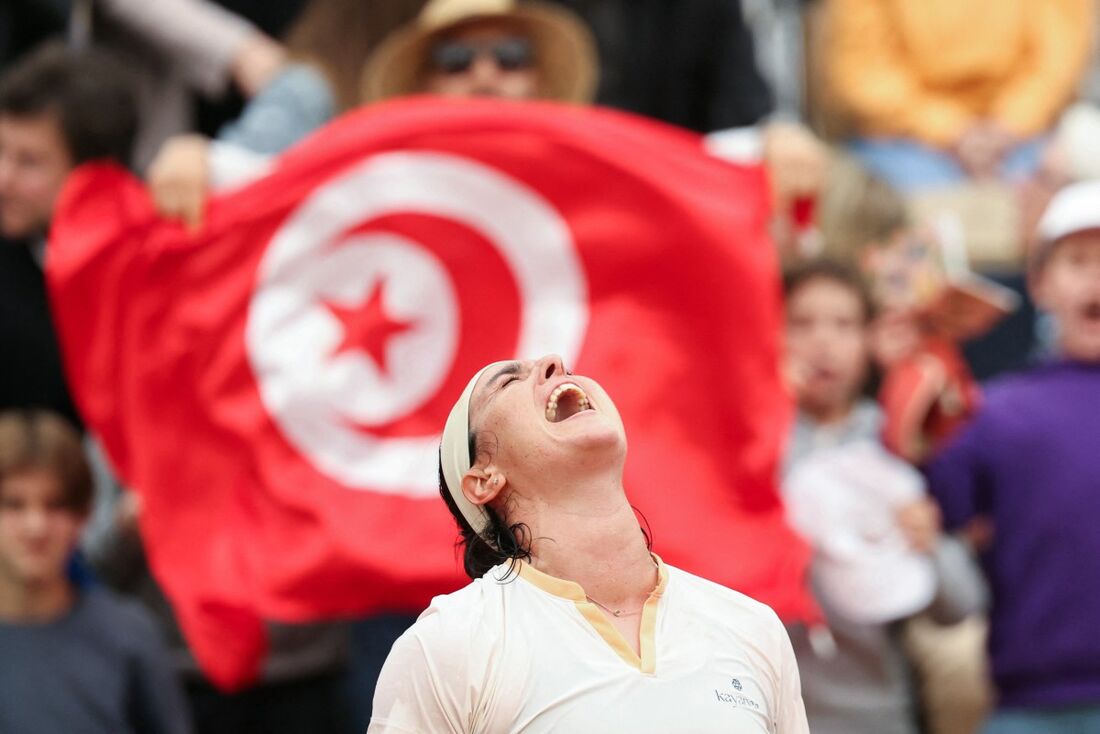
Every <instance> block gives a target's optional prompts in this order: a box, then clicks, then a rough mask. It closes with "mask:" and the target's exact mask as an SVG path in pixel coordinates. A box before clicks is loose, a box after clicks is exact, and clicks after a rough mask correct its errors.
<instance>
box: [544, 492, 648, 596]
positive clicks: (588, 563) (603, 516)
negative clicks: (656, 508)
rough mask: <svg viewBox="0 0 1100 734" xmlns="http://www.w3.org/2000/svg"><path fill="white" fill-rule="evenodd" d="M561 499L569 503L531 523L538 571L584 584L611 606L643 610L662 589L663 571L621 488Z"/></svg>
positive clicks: (550, 505)
mask: <svg viewBox="0 0 1100 734" xmlns="http://www.w3.org/2000/svg"><path fill="white" fill-rule="evenodd" d="M559 496H563V497H567V498H569V499H567V500H564V501H557V502H547V503H543V504H542V505H541V506H540V507H538V508H537V510H536V511H535V512H533V513H530V515H529V519H527V520H525V522H527V524H528V526H529V527H530V530H531V537H532V548H531V552H532V562H533V565H534V566H535V568H537V569H538V570H540V571H542V572H543V573H546V574H549V575H551V576H555V577H557V578H560V579H566V580H568V581H573V582H574V583H577V584H579V585H580V586H581V588H583V589H584V591H585V593H586V594H588V595H589V596H590V597H591V598H593V599H597V600H599V602H600V603H601V604H604V605H607V606H609V607H615V608H633V607H641V605H642V604H643V603H644V602H645V599H646V598H647V597H648V596H649V593H650V592H651V591H652V590H653V588H654V587H655V586H656V585H657V569H656V565H655V563H654V561H653V557H652V555H651V554H650V552H649V548H648V547H647V546H646V541H645V536H644V535H643V534H642V531H641V528H640V527H639V526H638V518H637V517H636V516H635V515H634V510H633V508H631V506H630V503H629V502H628V501H627V499H626V494H625V493H624V492H623V490H622V486H621V484H617V485H616V487H615V489H613V490H608V491H604V492H584V491H578V492H573V493H567V494H563V495H559ZM524 514H527V513H524Z"/></svg>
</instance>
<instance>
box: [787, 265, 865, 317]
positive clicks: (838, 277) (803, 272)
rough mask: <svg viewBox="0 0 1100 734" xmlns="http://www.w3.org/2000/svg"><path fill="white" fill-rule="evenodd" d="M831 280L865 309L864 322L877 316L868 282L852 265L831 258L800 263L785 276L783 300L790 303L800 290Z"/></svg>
mask: <svg viewBox="0 0 1100 734" xmlns="http://www.w3.org/2000/svg"><path fill="white" fill-rule="evenodd" d="M819 279H820V280H829V281H832V282H833V283H837V284H839V285H841V286H843V287H845V288H847V289H849V290H850V291H851V292H852V293H853V294H854V295H855V296H856V297H857V298H858V299H859V304H860V307H861V308H862V309H863V320H864V322H869V321H870V320H871V319H873V318H874V316H875V305H874V301H873V299H872V298H871V291H870V289H869V288H868V287H867V281H866V280H865V279H864V278H863V276H862V275H860V273H859V271H858V270H856V269H855V268H854V267H852V266H851V265H849V264H847V263H844V262H841V261H839V260H833V259H830V258H819V259H816V260H808V261H806V262H802V263H799V264H798V265H795V266H793V267H791V268H790V269H788V270H787V271H786V272H785V273H784V274H783V298H784V300H787V301H789V300H790V299H791V297H792V296H793V295H794V294H795V293H796V292H797V291H798V289H799V288H801V287H802V286H804V285H806V284H807V283H809V282H811V281H814V280H819Z"/></svg>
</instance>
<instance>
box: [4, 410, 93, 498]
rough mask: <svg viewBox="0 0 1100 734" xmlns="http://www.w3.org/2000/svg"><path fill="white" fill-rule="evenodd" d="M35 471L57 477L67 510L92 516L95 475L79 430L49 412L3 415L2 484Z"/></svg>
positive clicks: (11, 412) (18, 411)
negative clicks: (9, 479)
mask: <svg viewBox="0 0 1100 734" xmlns="http://www.w3.org/2000/svg"><path fill="white" fill-rule="evenodd" d="M33 469H43V470H45V471H49V472H52V473H53V474H55V475H57V477H58V478H59V479H60V480H61V488H62V490H61V491H62V493H63V494H64V504H65V506H66V507H68V508H69V509H70V510H72V511H73V512H74V513H76V514H77V515H87V514H88V509H89V508H90V507H91V503H92V486H93V485H92V471H91V469H90V468H89V466H88V460H87V459H86V458H85V456H84V447H83V445H82V444H81V441H80V434H78V433H77V432H76V429H75V428H73V427H72V425H70V424H69V423H68V421H66V420H65V419H64V418H61V417H60V416H58V415H56V414H54V413H50V412H49V411H46V410H38V409H30V410H12V411H5V412H3V413H0V481H3V480H4V479H5V478H7V477H8V476H11V475H12V474H18V473H20V472H24V471H28V470H33Z"/></svg>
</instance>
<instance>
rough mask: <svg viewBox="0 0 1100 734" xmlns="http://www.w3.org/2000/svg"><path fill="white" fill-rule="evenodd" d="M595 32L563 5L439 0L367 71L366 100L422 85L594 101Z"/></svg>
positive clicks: (441, 90)
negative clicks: (593, 35) (593, 34)
mask: <svg viewBox="0 0 1100 734" xmlns="http://www.w3.org/2000/svg"><path fill="white" fill-rule="evenodd" d="M596 69H597V62H596V46H595V42H594V41H593V39H592V34H591V33H590V32H589V31H588V28H587V27H586V26H585V25H584V23H583V22H582V21H581V20H580V19H579V18H577V17H576V16H575V15H574V14H573V13H571V12H569V11H568V10H565V9H563V8H558V7H555V6H552V5H547V4H544V3H539V2H526V1H524V0H519V1H517V0H432V1H431V2H429V3H428V4H427V5H426V6H425V7H424V9H423V10H422V11H421V13H420V15H419V16H418V17H417V19H416V20H415V21H413V22H412V23H410V24H408V25H406V26H405V27H403V28H400V29H398V30H397V31H395V32H393V33H392V34H390V36H389V37H388V38H387V39H386V40H385V41H384V42H383V43H382V44H381V45H380V46H379V47H378V48H377V49H376V50H375V52H374V53H373V54H371V56H370V58H369V59H368V60H367V64H366V67H365V68H364V72H363V101H364V102H375V101H378V100H382V99H386V98H389V97H397V96H401V95H405V94H415V93H419V92H424V93H432V94H443V95H447V96H499V97H505V98H511V99H532V98H540V99H552V100H558V101H561V102H577V103H588V102H591V101H592V99H593V96H594V95H595V91H596V77H597V71H596Z"/></svg>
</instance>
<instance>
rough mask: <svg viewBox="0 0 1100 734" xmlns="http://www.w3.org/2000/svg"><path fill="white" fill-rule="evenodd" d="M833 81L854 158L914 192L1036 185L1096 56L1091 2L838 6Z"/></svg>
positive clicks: (976, 0)
mask: <svg viewBox="0 0 1100 734" xmlns="http://www.w3.org/2000/svg"><path fill="white" fill-rule="evenodd" d="M827 8H828V19H827V22H828V28H829V32H830V33H831V38H830V41H831V42H830V44H829V48H828V51H827V53H828V58H827V60H826V62H827V64H828V77H829V80H830V88H831V89H832V91H833V94H834V96H835V98H836V99H837V100H838V102H839V103H840V106H841V107H842V108H844V111H845V112H847V113H848V114H849V115H850V117H851V118H852V121H853V122H854V124H855V127H856V133H857V135H858V136H859V137H858V139H857V140H856V141H855V142H854V143H853V146H852V149H853V151H854V152H855V153H856V154H857V155H858V156H859V157H860V158H861V159H862V160H863V162H864V163H865V164H866V165H867V166H868V167H869V168H870V169H871V170H872V171H874V172H875V173H877V174H879V175H881V176H883V177H884V178H886V179H887V180H888V181H890V183H892V184H893V185H895V186H897V187H898V188H900V189H903V190H907V191H911V190H916V189H922V188H930V187H936V186H947V185H951V184H955V183H958V182H961V181H964V180H966V178H967V177H978V178H1026V177H1028V176H1030V175H1031V174H1032V173H1033V172H1034V170H1035V169H1036V168H1037V167H1038V164H1039V159H1040V145H1039V143H1038V136H1041V135H1042V134H1043V133H1044V132H1046V131H1047V130H1049V129H1050V127H1051V126H1052V125H1053V124H1054V122H1055V121H1056V120H1057V117H1058V114H1059V113H1060V112H1061V111H1062V109H1063V108H1064V107H1065V106H1066V104H1067V103H1068V102H1069V101H1070V99H1071V97H1072V95H1073V94H1074V92H1075V90H1076V88H1077V85H1078V82H1079V81H1080V78H1081V74H1082V72H1083V69H1084V66H1085V63H1086V60H1087V59H1088V54H1089V47H1090V43H1091V37H1092V32H1093V29H1094V23H1093V8H1092V3H1091V0H936V1H935V2H922V3H920V4H918V5H914V4H911V3H906V2H901V1H900V0H885V1H884V0H829V5H828V6H827Z"/></svg>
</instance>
